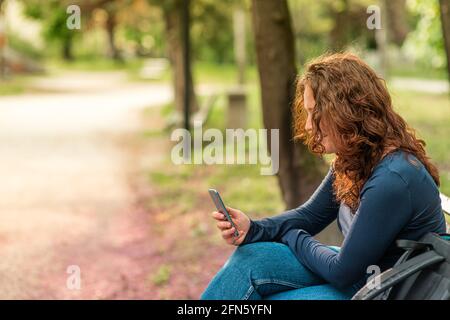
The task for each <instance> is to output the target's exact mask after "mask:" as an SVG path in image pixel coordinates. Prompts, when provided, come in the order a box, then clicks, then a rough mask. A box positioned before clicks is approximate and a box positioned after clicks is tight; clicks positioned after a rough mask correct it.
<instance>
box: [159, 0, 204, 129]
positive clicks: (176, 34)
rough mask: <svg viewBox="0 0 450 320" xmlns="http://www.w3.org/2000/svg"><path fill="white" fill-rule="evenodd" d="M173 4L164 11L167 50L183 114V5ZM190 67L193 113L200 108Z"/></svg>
mask: <svg viewBox="0 0 450 320" xmlns="http://www.w3.org/2000/svg"><path fill="white" fill-rule="evenodd" d="M171 4H172V5H164V6H163V11H164V20H165V29H166V39H167V52H168V55H169V59H170V63H171V65H172V74H173V86H174V99H175V111H176V112H177V113H179V114H180V116H181V115H182V114H183V108H184V104H183V97H184V92H185V87H186V83H185V80H184V79H185V77H184V70H185V65H184V59H183V50H182V48H183V38H182V21H183V20H182V19H183V5H182V3H181V1H180V0H175V1H173V2H172V3H171ZM189 63H190V62H189ZM188 69H189V74H188V78H189V79H190V81H188V86H189V87H188V92H189V96H190V113H191V114H192V113H194V112H196V111H197V110H198V105H197V99H196V97H195V92H194V85H193V81H192V72H191V71H190V70H191V68H188ZM180 121H181V118H180ZM180 123H181V122H180Z"/></svg>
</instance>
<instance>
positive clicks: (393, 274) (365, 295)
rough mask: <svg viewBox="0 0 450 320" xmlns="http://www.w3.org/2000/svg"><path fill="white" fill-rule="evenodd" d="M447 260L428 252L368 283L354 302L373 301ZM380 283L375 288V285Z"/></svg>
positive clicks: (356, 295)
mask: <svg viewBox="0 0 450 320" xmlns="http://www.w3.org/2000/svg"><path fill="white" fill-rule="evenodd" d="M443 260H445V258H444V257H442V256H440V255H438V254H437V253H436V252H434V251H427V252H424V253H422V254H420V255H417V256H415V257H414V258H412V259H410V260H408V261H406V262H404V263H402V264H400V265H397V266H394V267H392V268H391V269H388V270H386V271H385V272H383V273H382V274H380V275H378V276H376V277H375V279H374V281H371V282H370V283H367V284H366V285H365V286H364V287H362V288H361V289H360V290H359V291H358V292H357V293H356V294H355V295H354V296H353V297H352V300H372V299H374V298H376V297H377V296H378V295H380V294H381V293H383V292H385V291H386V290H387V289H389V288H391V287H392V286H394V285H396V284H397V283H399V282H400V281H402V280H404V279H406V278H408V277H409V276H411V275H413V274H415V273H416V272H418V271H420V270H422V269H424V268H426V267H429V266H431V265H434V264H436V263H438V262H441V261H443ZM372 282H375V283H380V285H379V286H378V287H374V285H373V283H372Z"/></svg>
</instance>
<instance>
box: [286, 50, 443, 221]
mask: <svg viewBox="0 0 450 320" xmlns="http://www.w3.org/2000/svg"><path fill="white" fill-rule="evenodd" d="M306 85H308V86H310V88H311V89H312V92H313V95H314V98H315V101H316V104H315V107H314V109H313V112H312V130H311V131H310V132H307V131H306V130H305V123H306V118H307V115H306V111H305V108H304V103H303V93H304V91H305V86H306ZM293 109H294V110H293V115H294V122H293V126H294V128H293V130H294V139H296V140H297V139H301V140H303V141H304V143H305V144H306V145H307V146H308V149H309V150H310V151H311V152H312V153H314V154H317V155H320V156H321V157H322V155H323V153H324V151H325V148H324V146H323V145H322V144H321V141H322V139H323V137H324V134H323V132H322V131H321V126H322V128H326V129H325V130H326V131H327V133H329V134H330V137H331V139H332V141H333V142H334V143H335V145H336V149H337V152H336V157H335V159H334V161H333V163H332V166H333V171H334V178H335V179H334V182H333V190H334V194H335V197H336V200H337V201H339V202H344V203H345V204H346V205H348V206H349V207H350V209H351V210H352V212H353V213H355V212H356V210H357V208H358V206H359V194H360V191H361V189H362V187H363V185H364V183H365V182H366V181H367V179H368V178H369V177H370V175H371V173H372V170H373V169H374V167H375V166H376V165H377V163H378V162H379V161H380V160H381V159H382V157H383V153H384V151H385V150H386V149H389V150H391V151H390V152H392V151H394V150H403V151H405V152H407V153H409V154H413V155H414V156H415V157H416V158H417V159H418V160H420V162H422V164H423V165H424V166H425V168H426V169H427V171H428V172H429V173H430V175H431V176H432V177H433V180H434V181H435V183H436V185H437V186H439V185H440V182H439V173H438V170H437V168H436V167H435V166H434V165H433V164H432V163H431V162H430V159H429V157H428V156H427V154H426V151H425V145H426V144H425V141H423V140H421V139H418V138H416V133H415V130H414V129H412V128H410V127H409V126H408V124H407V123H406V121H405V120H404V119H403V118H402V117H401V116H400V115H398V114H397V113H396V112H395V111H394V109H393V106H392V101H391V97H390V95H389V92H388V90H387V88H386V83H385V81H384V80H383V79H382V78H380V77H379V76H377V74H376V73H375V72H374V71H373V70H372V68H370V67H369V66H368V65H367V64H366V63H365V62H364V61H362V60H361V59H360V58H358V57H357V56H355V55H353V54H350V53H337V54H331V55H325V56H321V57H319V58H317V59H315V60H313V61H312V62H310V63H309V64H307V66H306V70H305V73H304V74H303V76H302V77H300V78H298V80H297V90H296V94H295V102H294V107H293ZM408 159H409V161H410V162H411V163H412V164H414V165H416V166H418V165H419V164H418V163H416V162H415V161H414V159H410V158H409V157H408Z"/></svg>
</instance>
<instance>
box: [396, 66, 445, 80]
mask: <svg viewBox="0 0 450 320" xmlns="http://www.w3.org/2000/svg"><path fill="white" fill-rule="evenodd" d="M389 75H390V76H391V77H405V78H421V79H430V80H446V79H447V72H446V70H445V68H442V69H433V68H424V67H420V66H408V67H405V66H402V67H397V66H395V65H393V66H391V69H390V70H389Z"/></svg>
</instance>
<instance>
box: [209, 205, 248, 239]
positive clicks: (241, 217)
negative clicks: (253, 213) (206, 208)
mask: <svg viewBox="0 0 450 320" xmlns="http://www.w3.org/2000/svg"><path fill="white" fill-rule="evenodd" d="M226 208H227V211H228V213H229V214H230V216H231V220H233V223H234V225H235V226H236V227H237V229H238V232H239V237H237V238H236V237H235V236H234V227H232V226H231V223H230V222H229V221H228V220H227V218H226V217H225V215H224V214H223V213H221V212H218V211H214V212H213V213H212V217H213V218H214V219H216V220H217V228H219V230H220V231H221V232H222V238H223V239H224V240H225V241H226V243H228V244H230V245H235V246H238V245H240V244H241V243H242V242H243V241H244V238H245V236H246V235H247V232H248V229H249V228H250V219H249V218H248V217H247V216H246V215H245V213H243V212H242V211H240V210H237V209H233V208H230V207H226Z"/></svg>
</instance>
